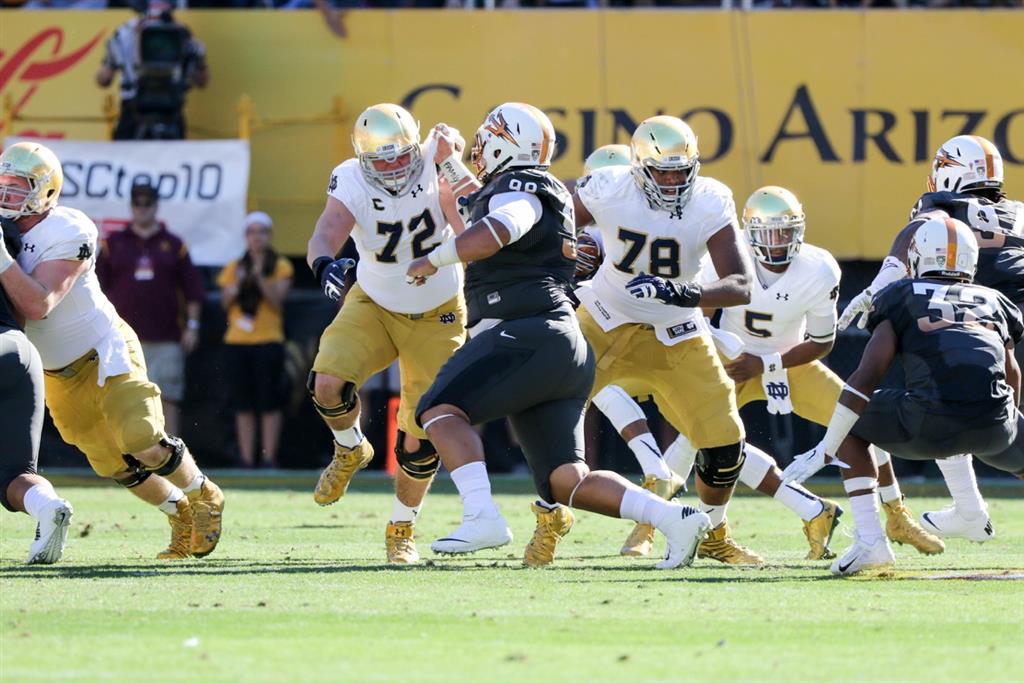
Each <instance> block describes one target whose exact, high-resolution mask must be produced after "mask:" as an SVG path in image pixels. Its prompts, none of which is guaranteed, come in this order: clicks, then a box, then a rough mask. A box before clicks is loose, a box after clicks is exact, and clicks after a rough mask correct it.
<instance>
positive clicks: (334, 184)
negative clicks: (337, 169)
mask: <svg viewBox="0 0 1024 683" xmlns="http://www.w3.org/2000/svg"><path fill="white" fill-rule="evenodd" d="M337 189H338V175H337V174H336V173H332V174H331V182H330V183H328V184H327V191H328V192H334V191H335V190H337Z"/></svg>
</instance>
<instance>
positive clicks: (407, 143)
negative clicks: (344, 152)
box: [352, 104, 423, 197]
mask: <svg viewBox="0 0 1024 683" xmlns="http://www.w3.org/2000/svg"><path fill="white" fill-rule="evenodd" d="M352 147H353V148H355V150H356V155H357V156H358V157H359V166H360V167H361V168H362V170H363V175H364V176H366V179H367V180H368V181H369V182H371V183H373V184H374V185H377V186H378V187H380V188H381V189H382V190H384V191H385V192H388V193H390V194H393V195H395V196H396V197H400V196H402V195H403V194H405V193H406V192H407V191H408V190H409V189H411V188H412V181H413V180H415V179H416V178H417V177H418V176H419V174H420V171H421V170H423V153H422V151H421V150H420V124H419V122H418V121H415V120H413V118H412V115H411V114H410V113H409V112H407V111H406V110H405V109H402V108H401V107H399V106H398V105H397V104H375V105H373V106H372V107H370V108H369V109H367V110H366V111H364V112H363V113H362V114H360V115H359V118H357V119H356V127H355V130H354V131H353V133H352ZM406 156H408V162H407V163H404V164H402V165H401V166H398V167H396V168H393V167H392V165H393V164H395V162H397V161H399V160H401V159H402V158H403V157H406ZM378 165H381V166H384V168H379V167H378Z"/></svg>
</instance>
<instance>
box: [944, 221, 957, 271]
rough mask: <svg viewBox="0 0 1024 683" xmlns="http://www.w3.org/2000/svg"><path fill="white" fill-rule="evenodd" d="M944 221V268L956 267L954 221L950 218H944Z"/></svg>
mask: <svg viewBox="0 0 1024 683" xmlns="http://www.w3.org/2000/svg"><path fill="white" fill-rule="evenodd" d="M944 221H945V223H946V270H953V269H955V268H956V223H954V222H953V219H952V218H946V219H944Z"/></svg>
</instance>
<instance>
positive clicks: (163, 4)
mask: <svg viewBox="0 0 1024 683" xmlns="http://www.w3.org/2000/svg"><path fill="white" fill-rule="evenodd" d="M140 2H141V6H139V8H138V9H139V13H140V15H139V16H138V17H135V18H133V19H129V20H128V21H126V22H125V23H123V24H121V25H120V26H118V27H117V29H116V30H115V31H114V34H113V35H112V36H111V37H110V39H109V40H108V41H107V52H106V55H105V56H104V58H103V63H102V65H101V66H100V69H99V71H97V72H96V83H97V84H98V85H99V86H100V87H101V88H106V87H107V86H109V85H110V84H111V82H112V81H113V80H114V73H115V72H117V71H120V72H121V118H120V119H119V120H118V122H117V128H115V129H114V136H113V137H114V139H115V140H181V139H183V138H184V137H185V115H184V107H185V92H186V91H187V90H188V89H189V88H191V87H193V86H196V87H199V88H204V87H206V84H207V82H208V81H209V78H210V75H209V72H208V70H207V68H206V50H205V48H204V47H203V44H202V43H200V42H199V41H197V40H195V39H194V38H193V37H192V33H191V32H190V31H189V30H188V28H186V27H185V26H183V25H182V24H179V23H177V22H176V21H175V20H174V17H173V16H172V14H171V9H172V7H171V4H170V3H169V2H167V1H166V0H148V2H147V0H140Z"/></svg>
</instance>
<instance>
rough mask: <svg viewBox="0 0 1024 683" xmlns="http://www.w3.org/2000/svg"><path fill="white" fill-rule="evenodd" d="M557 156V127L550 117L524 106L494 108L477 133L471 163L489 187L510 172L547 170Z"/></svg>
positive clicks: (478, 177)
mask: <svg viewBox="0 0 1024 683" xmlns="http://www.w3.org/2000/svg"><path fill="white" fill-rule="evenodd" d="M554 153H555V127H554V126H553V125H552V124H551V119H549V118H548V116H547V114H545V113H544V112H542V111H541V110H540V109H538V108H537V107H534V106H533V105H530V104H523V103H522V102H506V103H505V104H502V105H500V106H498V107H495V108H494V109H493V110H492V111H491V112H490V113H489V114H488V115H487V118H486V119H485V120H484V122H483V125H481V126H480V127H479V128H478V129H477V131H476V137H475V138H474V141H473V148H472V150H470V163H472V165H473V168H474V169H475V170H476V177H477V179H478V180H480V182H482V183H486V182H488V181H489V180H490V179H491V178H493V177H494V176H495V175H497V174H498V173H501V172H502V171H505V170H507V169H510V168H548V167H549V166H550V165H551V159H552V157H554Z"/></svg>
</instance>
